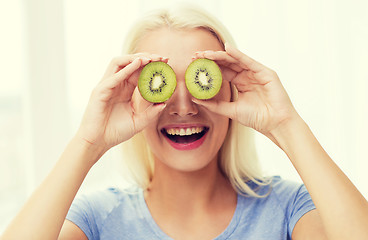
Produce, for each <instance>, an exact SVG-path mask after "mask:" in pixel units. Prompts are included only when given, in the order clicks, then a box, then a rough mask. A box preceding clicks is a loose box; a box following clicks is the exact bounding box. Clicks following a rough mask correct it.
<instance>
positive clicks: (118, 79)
mask: <svg viewBox="0 0 368 240" xmlns="http://www.w3.org/2000/svg"><path fill="white" fill-rule="evenodd" d="M148 61H149V60H146V59H141V58H136V59H135V60H134V61H133V62H132V63H130V64H128V65H127V66H126V67H124V68H123V69H121V70H120V71H119V72H117V73H115V74H114V75H113V76H111V77H110V78H108V79H106V80H105V81H104V82H103V83H102V84H103V85H102V86H103V87H104V88H109V89H112V88H115V87H116V86H118V85H119V84H121V83H123V82H124V81H127V80H128V78H129V77H130V76H131V75H132V74H133V73H134V72H135V71H137V70H138V69H139V68H140V67H141V66H142V65H143V64H145V63H147V62H148ZM130 84H134V85H136V81H130Z"/></svg>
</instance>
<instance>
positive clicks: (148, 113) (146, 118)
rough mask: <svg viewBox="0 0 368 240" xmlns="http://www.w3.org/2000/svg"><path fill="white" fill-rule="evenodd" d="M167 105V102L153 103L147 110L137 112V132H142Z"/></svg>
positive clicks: (135, 120) (135, 115) (135, 119)
mask: <svg viewBox="0 0 368 240" xmlns="http://www.w3.org/2000/svg"><path fill="white" fill-rule="evenodd" d="M165 107H166V104H165V103H160V104H152V105H151V106H149V107H148V108H147V109H146V110H144V111H143V112H140V113H135V114H134V116H133V118H134V123H135V129H136V131H137V132H140V131H142V130H143V128H145V127H146V126H147V125H148V124H149V123H150V122H152V119H155V118H156V117H157V116H158V114H159V113H160V112H161V111H162V110H164V108H165Z"/></svg>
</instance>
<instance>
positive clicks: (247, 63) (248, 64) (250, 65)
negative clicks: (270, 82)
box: [225, 43, 265, 72]
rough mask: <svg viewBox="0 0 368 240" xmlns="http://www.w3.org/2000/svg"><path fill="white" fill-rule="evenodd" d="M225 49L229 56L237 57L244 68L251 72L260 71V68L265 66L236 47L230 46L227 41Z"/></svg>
mask: <svg viewBox="0 0 368 240" xmlns="http://www.w3.org/2000/svg"><path fill="white" fill-rule="evenodd" d="M225 50H226V52H227V53H228V54H229V55H230V56H232V57H233V58H235V59H237V60H238V61H239V62H240V63H241V66H242V67H243V68H244V69H248V70H251V71H253V72H260V71H261V70H262V69H264V68H265V66H263V65H262V64H260V63H259V62H257V61H255V60H254V59H252V58H250V57H248V56H247V55H245V54H244V53H242V52H241V51H239V50H238V49H237V48H235V47H233V46H231V45H230V44H228V43H225Z"/></svg>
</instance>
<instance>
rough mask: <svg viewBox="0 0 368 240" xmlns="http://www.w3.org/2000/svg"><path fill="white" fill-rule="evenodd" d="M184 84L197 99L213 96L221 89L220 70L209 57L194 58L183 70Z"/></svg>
mask: <svg viewBox="0 0 368 240" xmlns="http://www.w3.org/2000/svg"><path fill="white" fill-rule="evenodd" d="M185 84H186V86H187V88H188V91H189V92H190V93H191V94H192V95H193V97H195V98H197V99H210V98H213V97H214V96H216V94H217V93H218V92H219V91H220V89H221V85H222V74H221V70H220V68H219V66H218V65H217V64H216V63H215V62H214V61H212V60H210V59H205V58H200V59H196V60H195V61H193V62H192V63H191V64H190V65H189V66H188V68H187V70H186V72H185Z"/></svg>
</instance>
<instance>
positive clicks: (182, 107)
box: [166, 79, 198, 117]
mask: <svg viewBox="0 0 368 240" xmlns="http://www.w3.org/2000/svg"><path fill="white" fill-rule="evenodd" d="M166 108H167V109H168V111H169V114H170V115H176V116H180V117H185V116H194V115H196V114H197V113H198V105H197V104H195V103H194V102H192V95H191V94H190V93H189V91H188V89H187V87H186V85H185V81H184V79H183V80H182V81H180V80H178V81H177V85H176V89H175V92H174V94H173V95H172V96H171V98H170V99H169V101H168V102H167V107H166Z"/></svg>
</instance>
